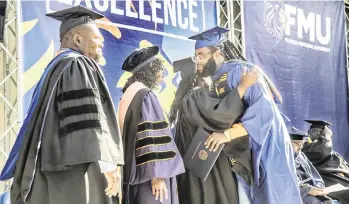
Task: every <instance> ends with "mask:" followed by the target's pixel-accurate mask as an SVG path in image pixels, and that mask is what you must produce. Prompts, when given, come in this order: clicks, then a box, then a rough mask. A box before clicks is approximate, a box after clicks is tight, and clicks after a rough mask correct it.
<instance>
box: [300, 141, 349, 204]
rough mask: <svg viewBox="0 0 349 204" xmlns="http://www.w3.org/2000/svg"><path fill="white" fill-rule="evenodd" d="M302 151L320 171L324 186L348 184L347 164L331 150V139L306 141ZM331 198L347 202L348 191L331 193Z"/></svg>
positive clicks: (348, 198)
mask: <svg viewBox="0 0 349 204" xmlns="http://www.w3.org/2000/svg"><path fill="white" fill-rule="evenodd" d="M302 151H303V152H304V153H305V155H306V156H307V157H308V158H309V160H310V161H311V162H312V164H313V165H314V167H315V168H316V170H317V171H318V172H319V173H320V175H321V177H322V179H323V180H324V182H325V185H326V187H328V186H332V185H335V184H337V183H340V184H342V185H343V186H349V164H348V163H347V162H346V161H345V160H344V158H343V157H342V156H341V155H340V154H339V153H337V152H334V151H333V150H332V139H331V138H326V137H319V138H318V139H317V140H316V141H315V142H312V143H306V144H305V146H304V147H303V149H302ZM329 196H330V197H331V198H334V199H337V200H339V201H341V202H342V203H344V204H349V191H348V190H347V191H339V192H335V193H331V194H330V195H329Z"/></svg>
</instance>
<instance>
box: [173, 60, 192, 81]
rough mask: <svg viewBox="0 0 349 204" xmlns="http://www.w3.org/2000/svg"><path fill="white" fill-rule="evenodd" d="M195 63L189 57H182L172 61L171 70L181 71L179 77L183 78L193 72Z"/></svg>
mask: <svg viewBox="0 0 349 204" xmlns="http://www.w3.org/2000/svg"><path fill="white" fill-rule="evenodd" d="M195 70H196V68H195V63H194V61H193V59H192V58H191V57H188V58H184V59H181V60H177V61H174V62H173V72H178V71H180V72H181V78H182V79H183V78H185V77H186V76H189V75H191V74H193V73H195Z"/></svg>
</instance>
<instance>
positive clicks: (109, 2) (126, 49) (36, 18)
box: [21, 0, 216, 113]
mask: <svg viewBox="0 0 349 204" xmlns="http://www.w3.org/2000/svg"><path fill="white" fill-rule="evenodd" d="M80 4H81V5H83V6H85V7H87V8H90V9H93V10H95V11H97V12H99V13H102V14H104V15H105V17H106V18H104V19H102V20H99V21H97V25H98V27H99V28H100V30H101V32H102V34H103V37H104V48H103V53H104V58H103V59H102V61H101V62H100V65H101V67H102V70H103V72H104V73H105V76H106V80H107V83H108V86H109V88H110V91H111V95H112V97H113V99H114V103H115V105H116V106H117V105H118V103H119V100H120V98H121V95H122V93H121V87H123V85H124V84H125V82H126V80H127V78H128V77H129V76H130V74H128V73H125V72H123V71H122V70H121V66H122V63H123V61H124V59H125V58H126V57H127V56H128V55H129V54H130V53H131V52H132V51H133V50H134V49H136V48H140V47H147V46H151V45H157V46H159V47H160V48H161V54H160V58H161V59H162V60H163V62H164V65H165V68H166V70H165V72H166V73H165V78H164V82H163V83H162V84H161V86H160V87H159V90H158V92H159V99H160V101H161V102H162V104H164V108H165V110H167V111H168V110H169V108H170V105H171V104H172V100H173V98H174V93H175V91H176V87H177V85H178V82H179V80H180V74H179V73H175V72H174V71H173V67H172V62H173V61H175V60H179V59H182V58H185V57H188V56H191V55H193V53H194V42H192V41H191V40H188V39H187V38H188V37H189V36H191V35H194V34H197V33H199V32H202V31H203V30H206V29H207V28H211V27H213V26H215V25H216V8H215V1H204V0H161V1H155V0H137V1H136V0H122V1H116V0H85V1H81V0H74V1H73V0H57V1H52V0H46V1H22V2H21V6H22V25H21V26H22V32H21V36H22V46H23V47H22V57H21V59H22V66H23V72H24V87H23V88H24V93H25V95H24V103H23V104H24V113H26V112H27V109H28V107H29V105H30V101H31V98H32V93H33V90H34V87H35V85H36V84H37V82H38V81H39V79H40V76H41V75H42V73H43V71H44V69H45V67H46V66H47V64H48V63H49V61H50V60H51V59H52V58H53V57H54V55H55V52H56V51H57V50H58V49H59V48H60V42H59V37H58V33H59V22H58V21H55V20H53V19H51V18H48V17H46V16H45V14H46V13H50V12H54V11H58V10H61V9H64V8H68V7H71V6H76V5H80Z"/></svg>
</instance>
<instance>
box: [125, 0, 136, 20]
mask: <svg viewBox="0 0 349 204" xmlns="http://www.w3.org/2000/svg"><path fill="white" fill-rule="evenodd" d="M125 3H126V16H128V17H132V18H138V13H136V12H133V11H131V4H133V3H132V2H131V0H126V2H125Z"/></svg>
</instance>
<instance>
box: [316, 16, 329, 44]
mask: <svg viewBox="0 0 349 204" xmlns="http://www.w3.org/2000/svg"><path fill="white" fill-rule="evenodd" d="M316 28H317V29H316V39H317V40H318V41H319V42H320V43H321V44H323V45H327V44H328V43H330V40H331V30H330V29H331V19H330V18H329V17H326V29H325V30H326V35H325V36H322V32H321V31H322V29H321V16H320V15H318V14H317V15H316Z"/></svg>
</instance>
